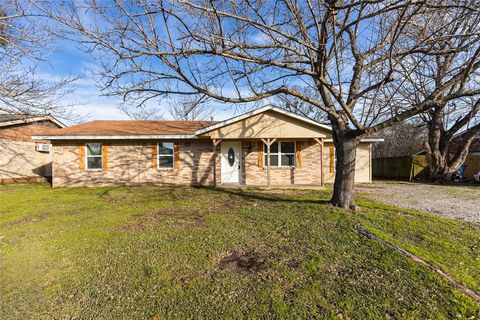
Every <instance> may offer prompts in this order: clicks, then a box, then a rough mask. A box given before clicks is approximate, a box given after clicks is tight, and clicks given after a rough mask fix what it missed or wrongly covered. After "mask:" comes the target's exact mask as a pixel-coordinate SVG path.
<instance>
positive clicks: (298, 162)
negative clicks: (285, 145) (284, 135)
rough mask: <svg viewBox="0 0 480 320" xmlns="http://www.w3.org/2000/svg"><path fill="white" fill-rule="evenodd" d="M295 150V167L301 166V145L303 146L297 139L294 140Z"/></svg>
mask: <svg viewBox="0 0 480 320" xmlns="http://www.w3.org/2000/svg"><path fill="white" fill-rule="evenodd" d="M296 147H297V148H296V150H295V158H296V159H295V166H296V167H298V168H299V167H301V166H302V147H303V142H302V141H297V142H296Z"/></svg>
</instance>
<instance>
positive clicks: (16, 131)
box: [0, 114, 65, 183]
mask: <svg viewBox="0 0 480 320" xmlns="http://www.w3.org/2000/svg"><path fill="white" fill-rule="evenodd" d="M64 127H65V125H64V124H63V123H61V122H60V121H58V120H57V119H55V118H54V117H52V116H49V115H46V116H24V115H12V114H0V150H1V151H2V154H1V155H0V183H9V182H19V181H31V180H41V179H45V178H46V179H50V177H51V175H52V153H51V152H50V142H49V141H48V140H37V141H34V140H32V135H46V134H51V133H53V132H55V130H58V129H59V128H64Z"/></svg>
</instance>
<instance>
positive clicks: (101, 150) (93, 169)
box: [84, 142, 103, 171]
mask: <svg viewBox="0 0 480 320" xmlns="http://www.w3.org/2000/svg"><path fill="white" fill-rule="evenodd" d="M92 143H97V144H100V155H89V154H88V147H87V144H92ZM88 158H100V160H101V162H100V168H89V167H88ZM84 161H85V170H87V171H102V170H103V143H102V142H85V160H84Z"/></svg>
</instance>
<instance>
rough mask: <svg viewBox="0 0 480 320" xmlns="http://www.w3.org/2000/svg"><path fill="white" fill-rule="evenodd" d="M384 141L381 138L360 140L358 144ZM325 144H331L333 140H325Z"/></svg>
mask: <svg viewBox="0 0 480 320" xmlns="http://www.w3.org/2000/svg"><path fill="white" fill-rule="evenodd" d="M384 141H385V139H383V138H365V139H360V142H384ZM325 142H333V139H331V138H330V139H325Z"/></svg>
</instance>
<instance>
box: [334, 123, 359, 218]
mask: <svg viewBox="0 0 480 320" xmlns="http://www.w3.org/2000/svg"><path fill="white" fill-rule="evenodd" d="M333 143H334V145H335V154H336V156H337V162H336V166H335V183H334V185H333V196H332V199H331V200H330V203H331V204H332V205H334V206H336V207H341V208H344V209H355V207H356V206H355V199H354V197H353V188H354V183H355V162H356V159H357V146H358V138H356V137H351V136H349V134H342V133H336V132H335V130H334V132H333Z"/></svg>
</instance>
